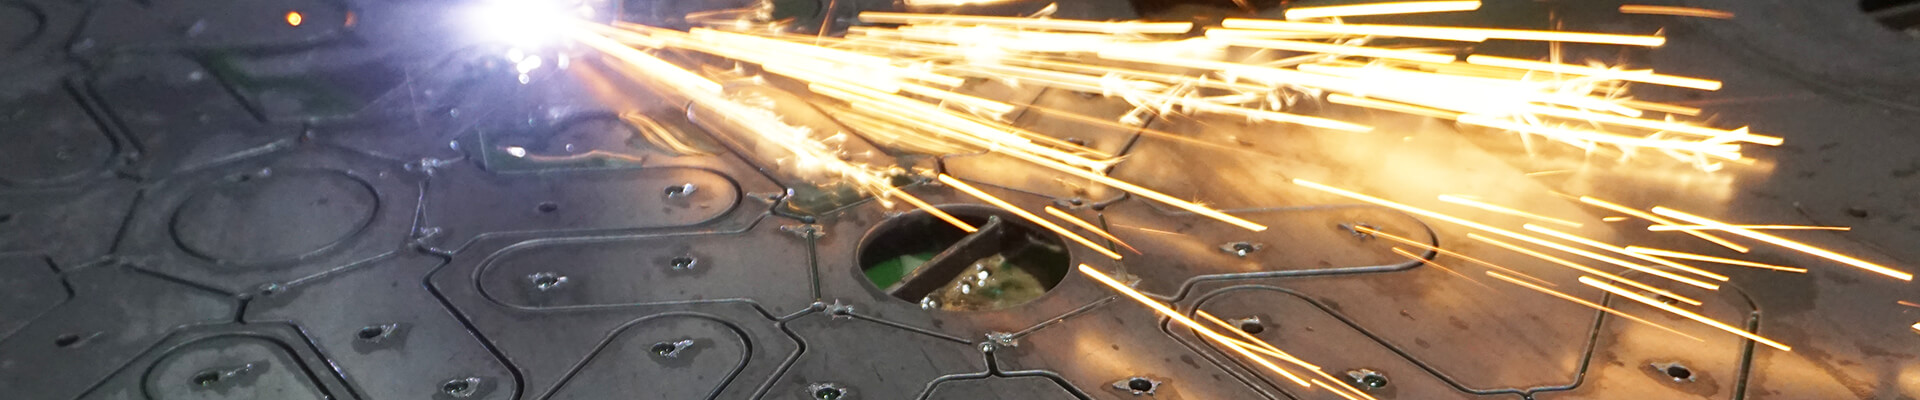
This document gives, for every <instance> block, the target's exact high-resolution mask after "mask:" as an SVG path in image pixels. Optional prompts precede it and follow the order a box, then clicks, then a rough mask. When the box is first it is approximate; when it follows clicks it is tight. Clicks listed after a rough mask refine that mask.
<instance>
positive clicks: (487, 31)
mask: <svg viewBox="0 0 1920 400" xmlns="http://www.w3.org/2000/svg"><path fill="white" fill-rule="evenodd" d="M591 16H592V9H591V8H588V7H586V6H585V5H583V4H578V3H574V2H570V1H565V0H491V1H484V2H480V3H477V4H474V5H473V6H472V7H471V8H468V9H467V10H466V12H465V13H464V14H463V15H460V16H458V18H460V19H461V20H462V21H464V22H465V24H466V25H467V27H468V28H467V29H471V30H472V31H473V32H474V34H475V35H477V36H478V37H479V38H480V39H481V40H485V41H487V42H492V43H499V44H505V45H509V46H514V47H522V48H541V47H545V46H550V45H553V44H557V43H560V41H561V39H562V38H563V35H564V34H565V29H570V27H571V24H573V22H574V21H575V20H578V19H582V18H588V17H591Z"/></svg>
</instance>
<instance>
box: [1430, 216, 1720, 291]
mask: <svg viewBox="0 0 1920 400" xmlns="http://www.w3.org/2000/svg"><path fill="white" fill-rule="evenodd" d="M1467 238H1468V239H1473V240H1478V241H1482V242H1486V243H1487V244H1491V245H1494V246H1500V247H1501V248H1504V249H1507V250H1512V251H1514V252H1516V253H1520V254H1525V255H1529V256H1533V257H1534V258H1538V259H1542V260H1546V261H1547V262H1551V263H1554V264H1559V265H1560V266H1564V267H1567V268H1573V269H1575V270H1578V271H1580V272H1585V273H1589V274H1594V275H1599V276H1600V277H1602V278H1607V279H1608V280H1612V281H1615V282H1622V283H1626V284H1627V286H1632V287H1636V288H1640V289H1641V290H1645V291H1649V292H1654V293H1659V294H1660V295H1661V296H1667V297H1668V298H1671V299H1674V300H1679V301H1680V302H1682V303H1687V304H1690V305H1696V306H1697V305H1700V304H1702V303H1700V301H1699V300H1694V299H1693V298H1690V297H1686V296H1681V295H1679V294H1675V293H1673V292H1670V291H1667V290H1666V289H1661V288H1657V287H1653V286H1652V285H1648V284H1645V283H1640V281H1636V280H1632V279H1627V278H1626V277H1623V276H1619V275H1614V274H1611V273H1608V272H1606V271H1601V270H1597V269H1593V268H1591V267H1588V266H1585V265H1580V264H1579V263H1576V262H1573V261H1567V259H1564V258H1560V257H1554V256H1552V255H1549V254H1546V253H1541V252H1538V251H1533V250H1532V249H1528V248H1525V247H1520V246H1517V245H1514V244H1512V243H1507V242H1502V241H1499V240H1494V239H1493V238H1490V237H1486V236H1480V235H1478V234H1473V233H1468V234H1467Z"/></svg>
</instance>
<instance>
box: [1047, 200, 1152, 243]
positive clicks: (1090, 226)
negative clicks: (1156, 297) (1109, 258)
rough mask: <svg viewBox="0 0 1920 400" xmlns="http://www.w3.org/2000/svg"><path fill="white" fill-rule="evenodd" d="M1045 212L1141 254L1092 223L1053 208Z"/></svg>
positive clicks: (1050, 207)
mask: <svg viewBox="0 0 1920 400" xmlns="http://www.w3.org/2000/svg"><path fill="white" fill-rule="evenodd" d="M1046 211H1047V214H1052V215H1053V216H1054V217H1055V218H1059V219H1061V220H1063V221H1067V222H1069V223H1072V224H1073V225H1074V226H1078V227H1080V229H1086V230H1087V231H1088V232H1093V234H1095V235H1100V237H1103V238H1106V239H1107V240H1112V241H1113V243H1114V244H1118V245H1120V247H1125V248H1127V250H1130V251H1133V254H1141V253H1140V249H1135V248H1133V246H1132V245H1128V244H1127V242H1126V241H1124V240H1120V238H1118V237H1114V236H1113V234H1111V233H1107V230H1105V229H1100V227H1099V226H1098V225H1094V224H1093V223H1092V222H1087V220H1084V219H1080V217H1076V216H1074V215H1073V214H1068V213H1067V212H1066V211H1060V209H1058V208H1053V206H1047V207H1046Z"/></svg>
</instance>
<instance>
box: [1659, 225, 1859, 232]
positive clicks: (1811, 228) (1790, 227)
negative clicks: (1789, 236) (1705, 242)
mask: <svg viewBox="0 0 1920 400" xmlns="http://www.w3.org/2000/svg"><path fill="white" fill-rule="evenodd" d="M1728 226H1731V227H1735V228H1740V229H1752V230H1756V231H1760V230H1785V231H1851V230H1853V228H1852V227H1845V226H1814V225H1728ZM1647 230H1649V231H1654V232H1672V231H1699V230H1715V231H1717V230H1721V229H1720V228H1719V227H1715V226H1707V225H1654V226H1649V227H1647Z"/></svg>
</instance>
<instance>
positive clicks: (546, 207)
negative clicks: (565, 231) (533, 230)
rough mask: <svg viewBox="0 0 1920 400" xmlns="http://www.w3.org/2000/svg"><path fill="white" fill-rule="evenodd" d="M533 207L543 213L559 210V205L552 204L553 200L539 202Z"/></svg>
mask: <svg viewBox="0 0 1920 400" xmlns="http://www.w3.org/2000/svg"><path fill="white" fill-rule="evenodd" d="M533 209H534V210H539V211H540V212H543V213H550V212H554V211H560V205H559V204H554V203H553V202H545V203H540V205H538V206H534V207H533Z"/></svg>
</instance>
